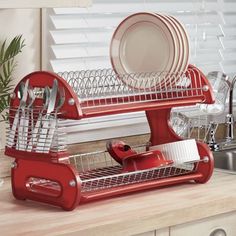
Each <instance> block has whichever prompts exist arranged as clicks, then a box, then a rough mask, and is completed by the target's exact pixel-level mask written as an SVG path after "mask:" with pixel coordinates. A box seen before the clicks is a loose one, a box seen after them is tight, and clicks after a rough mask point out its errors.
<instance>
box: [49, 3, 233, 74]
mask: <svg viewBox="0 0 236 236" xmlns="http://www.w3.org/2000/svg"><path fill="white" fill-rule="evenodd" d="M139 11H153V12H164V13H168V14H171V15H174V16H176V17H177V18H178V19H179V20H180V21H181V22H183V23H184V25H185V26H186V29H187V31H188V34H189V36H190V44H191V59H190V62H191V63H193V64H196V65H197V66H199V67H200V68H201V69H202V70H203V71H204V72H205V73H207V72H208V71H212V70H221V71H224V72H225V73H234V72H236V1H235V0H192V1H187V0H180V1H176V0H159V1H155V0H147V1H143V0H122V1H118V0H110V1H108V0H94V1H93V5H92V6H91V7H89V8H54V9H49V10H47V14H46V15H47V16H46V18H47V19H46V22H47V23H46V26H47V28H46V30H45V31H44V32H45V37H46V39H47V40H46V41H45V42H46V45H45V47H44V49H45V50H44V59H45V60H44V68H46V69H52V70H53V71H55V72H59V71H72V70H73V71H74V70H84V69H103V68H110V67H111V65H110V59H109V44H110V40H111V36H112V33H113V31H114V30H115V28H116V27H117V25H118V24H119V23H120V22H121V20H122V19H124V18H125V17H126V16H128V15H129V14H131V13H134V12H139Z"/></svg>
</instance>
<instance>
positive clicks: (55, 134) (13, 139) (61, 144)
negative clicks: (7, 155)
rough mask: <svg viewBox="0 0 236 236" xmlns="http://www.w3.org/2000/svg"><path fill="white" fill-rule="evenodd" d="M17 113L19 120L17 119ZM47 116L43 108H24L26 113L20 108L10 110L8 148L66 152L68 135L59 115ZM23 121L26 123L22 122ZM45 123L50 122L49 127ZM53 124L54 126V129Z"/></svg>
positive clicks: (7, 128) (40, 151)
mask: <svg viewBox="0 0 236 236" xmlns="http://www.w3.org/2000/svg"><path fill="white" fill-rule="evenodd" d="M17 113H18V118H17V117H16V114H17ZM26 114H27V115H26ZM46 115H47V114H46V112H42V107H34V108H24V112H23V110H22V109H20V108H10V109H9V119H8V125H7V127H6V130H7V140H6V146H7V147H9V148H12V149H15V150H21V151H27V152H39V153H49V152H61V151H65V150H66V140H65V134H66V133H65V130H64V128H63V127H61V125H60V120H59V119H58V118H57V116H58V115H59V113H57V114H55V113H51V114H50V116H48V117H47V118H46ZM23 116H24V118H23ZM15 117H16V118H15ZM22 119H24V122H21V120H22ZM14 122H15V123H14ZM45 122H49V124H48V126H47V127H45V126H43V125H44V123H45ZM53 123H54V126H53V127H52V126H51V125H52V124H53ZM37 127H38V129H37ZM20 130H21V132H20Z"/></svg>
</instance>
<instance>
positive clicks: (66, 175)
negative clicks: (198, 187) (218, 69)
mask: <svg viewBox="0 0 236 236" xmlns="http://www.w3.org/2000/svg"><path fill="white" fill-rule="evenodd" d="M147 78H148V79H147ZM55 79H56V80H57V81H58V86H59V87H60V88H63V89H64V91H65V102H64V104H63V105H62V107H61V108H60V111H59V112H55V111H54V113H52V115H51V117H52V119H54V120H55V121H56V126H55V130H54V133H53V141H52V142H51V143H47V141H46V139H45V143H44V146H45V145H49V147H48V149H46V151H45V150H43V151H42V150H41V151H40V150H37V149H35V148H34V147H32V148H31V149H27V148H25V149H23V150H22V149H19V148H18V146H17V139H19V138H20V137H18V136H19V134H18V132H17V130H16V133H15V135H14V137H12V136H11V135H9V134H10V133H11V132H10V131H11V129H12V126H13V119H14V117H15V115H16V111H17V109H18V108H19V106H20V99H19V98H18V96H17V93H18V91H19V86H20V83H19V84H18V85H17V86H16V88H15V90H14V93H13V96H12V98H11V102H10V111H9V130H8V141H9V139H10V141H11V144H12V145H7V146H6V150H5V154H6V155H8V156H10V157H14V158H15V161H14V162H13V164H12V174H11V179H12V192H13V195H14V196H15V198H17V199H21V200H26V199H30V200H34V201H39V202H43V203H48V204H52V205H56V206H60V207H62V208H63V209H65V210H73V209H74V208H75V207H76V206H77V205H79V204H81V203H84V202H88V201H93V200H97V199H101V198H107V197H113V196H115V195H120V194H124V193H129V192H134V191H142V190H145V189H150V188H158V187H161V186H167V185H173V184H177V183H183V182H187V181H193V180H194V181H195V182H197V183H205V182H207V181H208V180H209V178H210V177H211V175H212V172H213V166H214V163H213V157H212V153H211V151H210V149H209V148H208V146H207V145H206V144H204V143H201V142H197V147H198V152H199V156H200V160H197V161H194V162H186V163H182V164H178V165H175V163H174V164H172V165H168V166H162V167H157V168H151V169H144V170H138V171H131V172H123V171H122V165H121V164H120V163H118V162H116V161H115V160H114V159H113V158H111V156H110V155H109V153H108V152H107V151H106V150H105V148H104V151H99V152H91V153H82V154H76V155H70V154H69V153H68V151H67V149H66V144H65V140H64V138H65V137H66V130H65V128H64V127H63V125H62V123H63V122H61V121H63V120H67V119H76V120H78V119H83V118H89V117H97V116H104V115H111V114H118V113H126V112H135V111H145V112H146V116H147V120H148V123H149V126H150V131H151V136H150V140H149V141H148V142H147V143H148V145H143V146H137V147H134V149H135V150H136V151H137V152H145V151H146V152H150V151H149V150H148V147H149V146H150V145H151V146H154V145H158V144H164V143H170V142H176V141H180V140H182V139H181V138H180V137H179V136H178V135H176V134H175V132H174V131H173V129H172V127H171V125H170V112H171V108H173V107H178V106H189V105H195V104H197V103H207V104H211V103H213V102H214V98H213V93H212V89H211V86H210V84H209V82H208V81H207V79H206V78H205V76H204V74H203V73H202V72H201V71H200V70H199V69H197V68H196V67H194V66H191V65H190V66H189V67H188V70H187V71H186V72H185V73H179V74H174V75H173V74H168V73H164V72H162V73H157V72H152V73H139V74H129V75H117V74H116V73H115V72H114V71H113V70H111V69H108V70H95V71H80V72H65V73H60V74H55V73H51V72H44V71H37V72H34V73H31V74H29V75H27V76H26V77H24V78H23V79H22V81H21V82H24V83H25V82H26V81H27V80H28V81H29V86H30V88H31V90H32V91H33V92H34V94H35V96H36V98H35V101H34V104H33V106H32V107H30V108H27V107H26V108H25V109H26V111H27V112H28V114H29V116H28V119H29V122H28V125H29V127H32V128H31V129H30V128H29V129H28V130H29V132H28V134H25V135H27V139H26V140H27V143H29V140H30V138H31V137H30V136H32V130H33V127H34V126H35V123H36V121H37V120H38V119H39V116H40V114H42V106H43V97H42V93H43V91H44V89H45V87H46V86H48V87H50V88H52V87H53V83H54V80H55ZM127 80H128V81H129V83H126V81H127ZM147 83H149V84H147ZM127 84H128V85H127ZM138 88H140V89H138ZM27 109H28V110H27ZM20 112H21V111H20ZM44 115H45V114H44ZM44 115H43V116H42V117H41V123H43V122H44V120H43V119H44V118H43V117H44ZM18 129H19V127H18ZM49 130H50V126H49V128H48V131H49ZM78 142H79V141H78Z"/></svg>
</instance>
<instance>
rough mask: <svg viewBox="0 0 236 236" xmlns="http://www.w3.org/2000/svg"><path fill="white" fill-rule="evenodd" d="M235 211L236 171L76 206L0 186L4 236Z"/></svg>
mask: <svg viewBox="0 0 236 236" xmlns="http://www.w3.org/2000/svg"><path fill="white" fill-rule="evenodd" d="M235 210H236V175H232V174H226V173H221V172H217V171H215V172H214V175H213V177H212V178H211V180H210V181H209V182H208V183H206V184H194V183H187V184H180V185H176V186H171V187H165V188H161V189H156V190H149V191H145V192H139V193H135V194H131V195H126V196H121V197H115V198H112V199H107V200H102V201H97V202H93V203H88V204H84V205H79V206H78V207H77V208H76V209H75V210H74V211H72V212H66V211H62V210H61V209H60V208H55V207H52V206H47V205H42V204H39V203H36V202H32V201H19V200H15V199H14V197H13V196H12V194H11V188H10V181H9V179H5V182H4V184H3V186H2V187H0V232H1V235H4V236H7V235H14V236H15V235H24V236H26V235H34V236H37V235H44V236H45V235H50V236H51V235H67V234H71V233H73V232H74V234H73V235H79V236H81V235H86V236H89V235H96V236H97V235H98V236H99V235H102V236H105V235H122V236H123V235H132V234H137V233H142V232H147V231H151V230H155V229H160V228H164V227H169V226H173V225H177V224H181V223H186V222H190V221H194V220H198V219H201V218H205V217H210V216H214V215H218V214H221V213H227V212H231V211H235Z"/></svg>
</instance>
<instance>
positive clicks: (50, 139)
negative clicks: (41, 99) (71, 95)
mask: <svg viewBox="0 0 236 236" xmlns="http://www.w3.org/2000/svg"><path fill="white" fill-rule="evenodd" d="M58 92H59V99H58V103H57V106H56V108H55V113H54V116H52V117H51V118H50V129H49V131H48V135H47V138H46V141H45V144H46V145H45V147H44V152H49V150H50V147H55V146H58V139H57V140H55V129H56V125H57V115H58V111H59V110H60V108H61V107H62V106H63V104H64V102H65V90H64V88H59V89H58Z"/></svg>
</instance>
